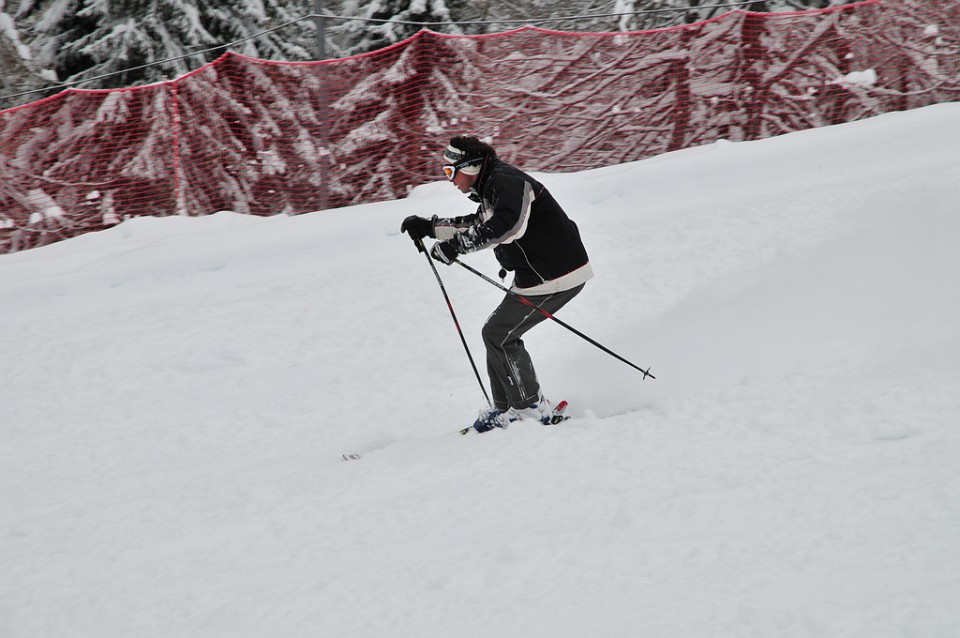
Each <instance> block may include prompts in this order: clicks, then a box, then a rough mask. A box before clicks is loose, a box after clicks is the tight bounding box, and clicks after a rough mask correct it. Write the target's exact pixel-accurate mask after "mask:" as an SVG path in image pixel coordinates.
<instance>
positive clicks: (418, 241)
mask: <svg viewBox="0 0 960 638" xmlns="http://www.w3.org/2000/svg"><path fill="white" fill-rule="evenodd" d="M413 243H414V244H416V245H417V250H419V251H420V252H422V253H425V252H427V248H426V246H424V245H423V237H417V238H416V239H414V240H413Z"/></svg>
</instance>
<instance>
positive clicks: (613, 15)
mask: <svg viewBox="0 0 960 638" xmlns="http://www.w3.org/2000/svg"><path fill="white" fill-rule="evenodd" d="M756 2H757V0H746V1H745V2H725V3H724V4H711V5H703V6H699V7H664V8H662V9H645V10H643V11H623V12H620V13H588V14H583V15H575V16H566V17H561V18H530V19H510V18H503V19H497V20H459V21H450V22H420V21H415V20H394V19H393V18H359V17H352V16H335V15H323V16H318V15H316V14H314V15H311V16H307V17H308V18H318V17H323V18H325V19H327V20H343V21H360V22H376V23H380V24H386V23H390V24H404V25H412V26H416V25H420V26H424V27H431V26H454V25H461V24H471V25H473V24H543V23H547V22H566V21H569V20H588V19H592V18H620V17H623V16H637V15H649V14H654V13H684V12H688V11H699V10H700V9H724V8H728V7H743V6H746V5H750V4H756Z"/></svg>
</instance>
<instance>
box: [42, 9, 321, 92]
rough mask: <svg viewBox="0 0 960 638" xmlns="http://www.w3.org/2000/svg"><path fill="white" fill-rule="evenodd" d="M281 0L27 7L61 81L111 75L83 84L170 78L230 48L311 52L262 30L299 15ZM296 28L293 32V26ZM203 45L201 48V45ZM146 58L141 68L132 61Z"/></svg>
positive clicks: (274, 53)
mask: <svg viewBox="0 0 960 638" xmlns="http://www.w3.org/2000/svg"><path fill="white" fill-rule="evenodd" d="M291 4H292V3H291V2H289V1H284V0H260V1H258V2H243V1H241V0H228V1H227V2H219V3H196V2H193V1H191V0H119V1H118V0H85V1H83V2H80V1H79V0H46V1H45V2H42V3H40V4H39V5H37V6H32V5H31V7H30V9H29V11H28V12H27V15H28V16H29V18H30V19H31V20H32V22H33V23H34V25H35V30H36V33H37V37H36V39H40V38H47V39H49V40H50V42H51V43H52V46H51V47H48V48H47V49H45V54H46V57H47V59H49V61H50V64H51V66H53V67H54V68H55V69H56V71H57V73H58V74H59V76H60V78H61V79H62V80H63V81H65V82H70V83H73V82H77V81H81V80H89V79H90V78H94V77H98V76H101V75H107V74H111V75H110V76H109V77H106V78H103V79H101V80H97V81H94V82H88V83H85V84H84V88H109V87H119V86H131V85H137V84H144V83H149V82H155V81H159V80H164V79H172V78H174V77H177V76H179V75H182V74H184V73H187V72H189V71H192V70H194V69H196V68H198V67H199V66H201V65H202V64H204V63H207V62H210V61H212V60H213V59H215V58H216V57H218V56H219V55H221V54H222V53H223V52H225V50H226V49H225V48H217V47H218V45H224V44H228V43H231V42H235V41H237V40H241V39H243V38H250V37H251V36H254V35H257V34H262V35H259V36H258V37H256V38H252V39H249V40H245V41H244V42H241V43H238V45H237V47H236V49H237V50H238V51H240V52H242V53H244V54H246V55H250V56H253V57H263V58H273V59H282V60H306V59H310V53H309V52H308V51H307V50H306V49H305V48H304V47H302V46H299V45H298V44H297V43H296V38H295V37H291V33H285V32H283V31H275V32H270V33H263V32H264V31H265V30H267V29H269V28H271V27H274V26H278V25H280V24H285V23H288V22H291V21H293V20H295V18H297V17H300V16H299V15H295V14H294V12H293V11H292V10H291V8H290V5H291ZM294 35H295V34H294ZM210 49H213V50H212V51H208V52H206V53H200V52H201V51H207V50H210ZM145 65H154V66H146V68H138V67H142V66H145Z"/></svg>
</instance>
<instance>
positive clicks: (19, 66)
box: [0, 0, 56, 109]
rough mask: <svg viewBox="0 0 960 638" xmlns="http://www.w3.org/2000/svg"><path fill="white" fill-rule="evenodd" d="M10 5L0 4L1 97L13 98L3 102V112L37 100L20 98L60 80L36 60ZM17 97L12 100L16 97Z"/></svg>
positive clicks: (1, 1)
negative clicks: (10, 10)
mask: <svg viewBox="0 0 960 638" xmlns="http://www.w3.org/2000/svg"><path fill="white" fill-rule="evenodd" d="M8 8H11V7H8V3H7V2H6V0H0V96H4V97H6V96H11V97H9V98H8V99H7V100H4V101H0V109H3V108H9V107H12V106H16V105H18V104H23V103H25V102H29V101H31V100H33V99H36V97H37V96H34V97H31V96H29V95H19V94H21V93H25V92H27V91H33V90H36V89H39V88H41V87H42V86H44V85H45V84H49V83H50V82H51V81H53V80H55V79H56V76H55V74H53V73H52V72H50V71H44V70H43V69H42V68H41V67H40V65H39V64H38V63H37V61H36V60H34V56H33V51H32V50H31V49H30V47H29V45H28V44H27V41H26V38H25V34H24V33H23V32H22V31H21V29H20V28H19V26H18V24H17V20H16V18H15V16H14V15H11V13H9V12H8V11H7V9H8ZM15 95H16V96H17V97H12V96H15Z"/></svg>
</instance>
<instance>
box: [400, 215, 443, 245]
mask: <svg viewBox="0 0 960 638" xmlns="http://www.w3.org/2000/svg"><path fill="white" fill-rule="evenodd" d="M436 219H437V216H436V215H434V216H433V217H432V218H431V219H426V218H424V217H418V216H417V215H410V216H409V217H407V218H406V219H405V220H403V223H402V224H400V232H401V233H407V234H408V235H410V239H412V240H413V241H417V240H418V239H423V238H424V237H436V235H434V234H433V222H434V221H435V220H436Z"/></svg>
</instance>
